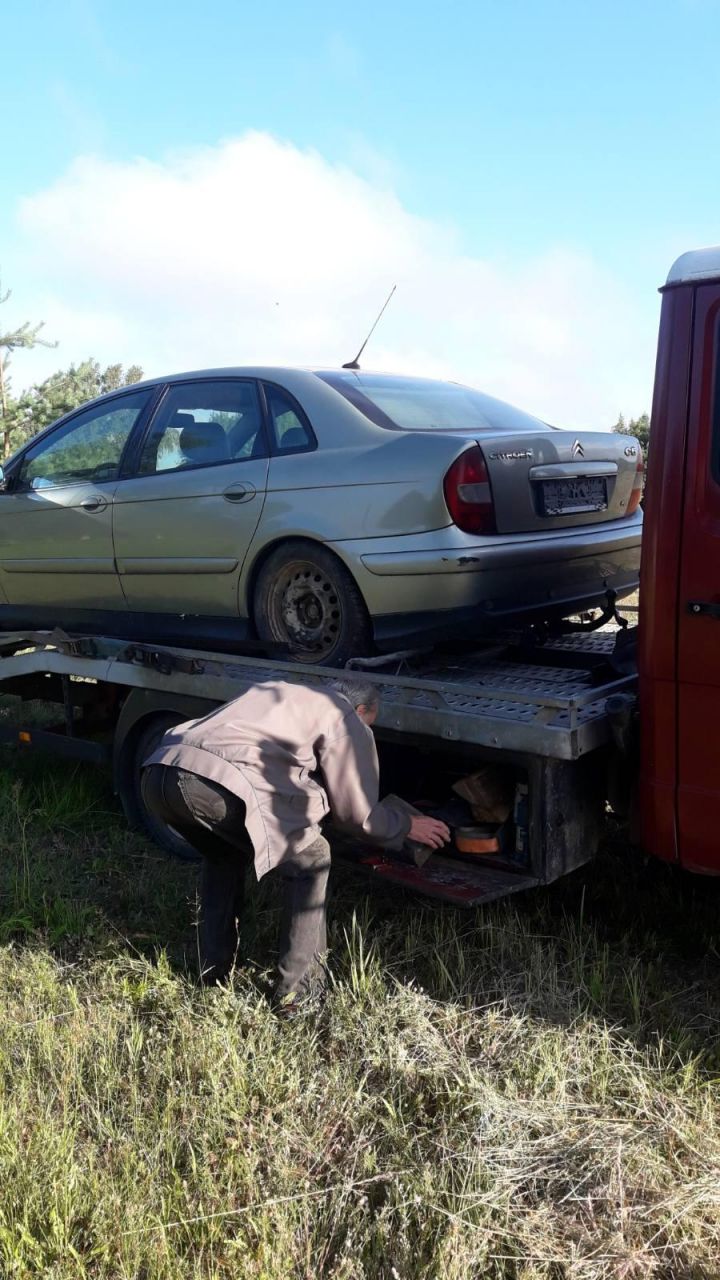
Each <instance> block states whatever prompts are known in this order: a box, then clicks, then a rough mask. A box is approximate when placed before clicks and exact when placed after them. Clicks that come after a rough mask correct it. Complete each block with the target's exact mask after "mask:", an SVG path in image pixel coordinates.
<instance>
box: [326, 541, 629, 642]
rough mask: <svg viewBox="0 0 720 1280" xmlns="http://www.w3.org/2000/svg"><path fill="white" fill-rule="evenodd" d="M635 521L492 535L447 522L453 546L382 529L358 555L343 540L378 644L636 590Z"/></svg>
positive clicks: (570, 607) (483, 626)
mask: <svg viewBox="0 0 720 1280" xmlns="http://www.w3.org/2000/svg"><path fill="white" fill-rule="evenodd" d="M628 523H629V522H627V521H623V522H620V521H613V522H612V523H611V524H610V523H609V524H607V525H605V526H603V527H602V528H598V527H597V526H595V527H594V528H591V529H584V530H582V531H581V532H579V531H573V532H572V534H570V531H568V532H567V533H566V532H565V531H563V532H562V533H555V534H552V535H548V536H542V537H539V536H537V535H531V536H528V537H522V536H518V537H514V538H505V539H496V540H495V541H493V542H492V543H490V542H488V541H483V542H480V541H479V540H478V539H475V540H472V539H470V538H465V537H463V536H462V535H460V536H459V537H458V536H457V531H456V530H443V531H442V535H441V537H442V538H443V541H444V540H445V539H447V542H448V544H449V545H447V546H445V547H438V546H432V545H428V542H429V539H428V535H422V541H423V542H424V543H425V545H422V546H418V545H417V541H416V543H415V546H412V545H410V544H411V542H412V540H411V539H406V540H405V545H404V546H402V545H397V543H399V541H400V540H395V539H393V540H392V542H393V543H395V544H396V545H393V546H388V545H387V544H388V543H389V542H390V541H391V540H390V539H387V540H385V539H382V540H380V539H375V540H373V543H371V544H369V543H368V542H365V543H364V544H362V550H360V548H358V552H359V554H357V555H355V556H353V555H352V554H350V555H349V554H348V552H349V551H350V545H349V544H347V543H346V544H340V546H338V550H340V551H341V552H342V553H343V558H344V559H345V561H346V563H347V564H348V567H349V568H350V570H351V571H352V573H353V575H354V576H355V579H356V581H357V582H358V585H359V587H360V589H361V590H362V592H363V595H364V597H365V601H366V603H367V605H368V608H369V610H370V614H371V617H372V618H373V623H374V627H375V637H376V641H377V644H378V647H380V648H388V647H393V646H395V645H397V644H398V643H400V642H407V641H412V640H420V639H426V640H429V639H432V638H433V637H436V636H440V635H442V636H444V637H447V636H448V634H449V633H456V632H458V631H459V630H461V631H462V634H467V632H468V630H469V631H470V632H472V633H476V634H482V633H486V632H488V631H489V630H493V629H494V628H495V627H497V626H498V625H505V626H506V625H507V622H508V619H510V618H512V619H513V620H520V619H524V618H528V619H532V618H535V619H537V618H538V617H553V616H555V617H558V616H560V617H562V616H567V615H568V614H570V613H574V612H577V611H578V610H581V609H586V608H592V607H593V606H595V605H599V604H601V603H602V601H603V599H604V597H605V594H606V592H607V591H608V590H610V589H612V590H614V591H616V592H617V594H618V596H619V597H620V598H622V597H623V596H626V595H629V594H630V593H631V592H633V591H635V590H636V589H637V586H638V579H639V571H640V537H641V532H642V522H641V520H639V521H637V522H636V521H634V520H633V521H632V523H631V524H630V527H629V528H628ZM435 539H436V540H439V538H438V534H437V533H436V534H435ZM383 544H385V545H383ZM453 544H454V545H453ZM381 547H382V549H381Z"/></svg>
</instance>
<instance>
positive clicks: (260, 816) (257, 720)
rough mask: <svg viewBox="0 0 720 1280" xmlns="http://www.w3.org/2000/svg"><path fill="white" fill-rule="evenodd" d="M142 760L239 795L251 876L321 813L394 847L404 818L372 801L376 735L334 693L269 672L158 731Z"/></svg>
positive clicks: (277, 858) (294, 845)
mask: <svg viewBox="0 0 720 1280" xmlns="http://www.w3.org/2000/svg"><path fill="white" fill-rule="evenodd" d="M145 764H146V765H148V764H164V765H175V766H176V767H177V768H179V769H186V770H188V772H191V773H196V774H199V775H200V777H202V778H209V779H211V780H212V781H213V782H218V783H220V785H221V786H223V787H226V788H227V790H228V791H232V792H234V794H235V795H237V796H239V797H240V799H241V800H243V801H244V803H245V808H246V818H245V825H246V827H247V832H248V835H249V837H250V839H251V841H252V844H253V848H254V850H255V871H256V873H257V876H258V879H259V878H260V877H261V876H263V875H265V873H266V872H267V871H270V870H271V869H272V868H273V867H275V866H277V865H278V863H279V862H281V861H282V859H283V857H285V856H286V855H287V854H288V853H293V852H297V851H299V850H300V849H303V848H305V846H306V845H308V844H311V843H312V841H313V840H315V839H316V838H317V836H318V834H319V824H320V822H321V821H322V819H323V818H324V817H325V816H326V815H327V814H328V813H332V816H333V818H334V820H335V821H336V822H337V823H339V824H340V825H342V826H344V827H349V828H352V829H354V830H355V831H357V832H358V834H360V835H362V836H364V837H365V839H367V840H369V841H371V842H372V843H373V844H381V845H385V846H388V847H391V848H392V847H395V848H398V847H399V846H400V845H401V844H402V842H403V840H404V838H405V836H406V835H407V833H408V830H409V827H410V818H409V816H408V815H407V813H403V812H402V811H401V810H400V809H399V808H394V807H393V805H392V803H391V802H385V803H383V802H378V785H379V770H378V758H377V750H376V748H375V739H374V738H373V735H372V733H371V731H370V729H368V727H367V726H366V725H364V724H363V723H362V721H361V720H360V718H359V716H358V715H357V713H356V712H355V710H354V709H353V707H352V706H351V704H350V703H349V702H348V700H347V699H346V698H344V697H343V696H342V695H341V694H338V693H334V692H332V691H330V690H324V689H308V688H305V687H304V686H302V685H296V684H288V683H284V682H281V681H274V682H272V683H268V684H259V685H255V686H254V687H253V688H252V689H250V690H248V692H247V693H243V694H242V695H241V696H240V697H239V698H235V699H234V700H233V701H232V702H228V703H227V704H226V705H225V706H223V707H220V708H218V710H217V711H212V712H211V713H210V715H207V716H204V717H203V718H202V719H201V720H188V721H187V722H186V723H185V724H180V725H178V726H177V727H176V728H174V729H170V730H169V731H168V732H167V733H166V734H165V736H164V737H163V739H162V741H161V743H160V745H159V747H157V749H156V750H155V751H154V752H153V753H152V755H151V756H149V757H148V759H147V760H146V761H145Z"/></svg>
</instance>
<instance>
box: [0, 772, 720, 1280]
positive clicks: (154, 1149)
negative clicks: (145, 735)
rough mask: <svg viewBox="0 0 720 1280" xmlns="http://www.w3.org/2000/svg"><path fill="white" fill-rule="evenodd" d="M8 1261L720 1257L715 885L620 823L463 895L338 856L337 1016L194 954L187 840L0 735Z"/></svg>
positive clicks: (584, 1268)
mask: <svg viewBox="0 0 720 1280" xmlns="http://www.w3.org/2000/svg"><path fill="white" fill-rule="evenodd" d="M0 845H1V848H0V944H1V945H0V993H1V998H2V1001H3V1009H4V1017H3V1020H2V1024H1V1030H2V1034H1V1035H0V1189H1V1190H0V1275H1V1276H2V1277H3V1278H5V1277H37V1276H42V1277H48V1278H50V1280H61V1278H62V1280H81V1278H82V1277H98V1278H101V1277H113V1278H115V1277H127V1278H128V1280H131V1278H132V1280H160V1277H162V1278H163V1280H178V1278H180V1277H182V1278H184V1277H198V1278H199V1277H218V1278H219V1277H228V1278H230V1277H232V1278H233V1280H236V1278H239V1280H244V1278H245V1277H252V1278H253V1280H288V1278H295V1277H297V1278H298V1280H300V1278H303V1280H305V1278H307V1280H310V1278H311V1277H313V1278H314V1277H334V1278H336V1280H356V1278H357V1280H359V1278H360V1277H369V1278H372V1280H375V1278H376V1277H378V1278H380V1280H386V1278H387V1280H397V1278H398V1277H400V1278H401V1280H426V1278H427V1280H431V1278H432V1280H436V1278H437V1280H445V1278H447V1280H467V1278H468V1277H471V1278H473V1280H474V1278H476V1277H482V1278H484V1277H512V1278H513V1280H530V1278H531V1277H532V1278H533V1280H534V1278H535V1277H547V1278H550V1277H552V1278H553V1280H555V1278H560V1277H577V1280H586V1278H588V1280H589V1278H591V1277H593V1278H594V1277H606V1276H607V1277H619V1278H623V1277H626V1278H628V1280H634V1278H635V1277H646V1276H648V1277H649V1276H652V1277H667V1280H682V1278H687V1280H690V1278H691V1277H693V1278H697V1280H699V1278H700V1277H716V1276H718V1275H720V1264H719V1262H718V1259H720V1094H719V1090H718V1075H719V1074H720V1017H719V1015H720V992H719V989H718V967H719V966H718V950H717V947H718V923H717V921H718V896H717V893H716V892H715V886H714V885H713V884H711V883H709V882H707V881H704V882H698V884H697V885H696V886H692V885H684V884H679V883H678V881H677V880H675V879H674V878H672V877H670V876H669V875H668V874H667V873H666V871H665V869H664V868H661V867H656V866H654V865H653V866H652V867H646V866H645V865H644V864H643V863H642V862H640V861H639V860H638V859H636V858H635V857H634V856H633V855H632V854H631V853H630V852H629V851H628V850H627V849H626V848H625V846H624V842H623V838H622V833H621V832H619V831H618V832H615V833H614V834H613V833H611V837H610V839H609V841H608V846H607V848H606V850H605V852H604V854H603V857H602V859H601V860H600V862H599V863H598V864H597V865H596V866H595V867H593V868H592V869H590V870H587V871H586V872H584V873H583V874H582V875H576V876H574V877H572V878H570V879H569V880H568V881H566V882H565V883H564V884H561V885H558V886H555V887H554V888H553V889H552V890H544V891H538V892H534V893H532V894H529V895H526V896H525V897H524V898H521V899H520V898H519V899H511V900H509V901H508V902H506V903H499V904H496V905H494V906H492V907H489V908H486V909H484V910H479V911H475V912H457V911H454V910H451V909H447V908H443V907H438V906H435V905H432V904H428V903H427V902H423V901H420V900H417V899H413V898H410V897H407V896H404V895H402V894H400V893H397V894H393V893H392V892H388V889H387V887H386V886H383V888H382V889H381V890H380V889H378V888H376V887H374V886H372V885H368V884H367V883H366V882H365V881H364V880H363V879H361V878H360V877H359V876H357V875H356V874H355V873H353V872H352V871H350V870H345V869H342V868H338V869H337V871H336V873H335V877H334V883H333V895H332V902H331V907H330V921H331V942H332V966H333V974H334V987H333V990H332V992H331V995H330V998H329V1000H328V1003H327V1005H326V1007H325V1009H324V1011H323V1013H322V1014H321V1016H320V1018H319V1020H317V1021H305V1022H295V1023H292V1024H281V1023H278V1022H277V1021H276V1020H275V1019H274V1017H273V1016H272V1014H271V1012H270V1009H269V1007H268V1005H267V1002H266V999H265V990H266V985H265V984H266V977H267V975H266V972H265V968H264V967H265V966H266V965H268V964H270V963H271V961H272V957H273V947H274V941H275V929H276V908H275V900H274V894H273V888H272V885H271V884H270V883H264V884H263V885H261V886H260V888H259V890H258V892H257V894H256V896H255V904H256V910H255V912H254V915H253V919H252V922H251V925H250V927H249V929H248V934H247V937H248V949H249V956H250V961H249V963H248V964H246V965H245V966H244V967H243V968H242V969H240V970H239V971H238V973H237V974H236V975H235V979H234V984H233V987H232V990H229V991H214V992H205V991H203V990H201V989H200V988H198V986H197V985H196V980H195V975H196V969H197V964H196V955H195V939H194V932H193V917H194V913H195V909H196V887H197V886H196V875H197V873H196V870H195V868H193V867H188V866H183V865H181V864H178V863H173V862H170V861H167V860H166V859H165V858H164V857H163V856H162V855H161V854H159V853H158V852H157V851H155V850H154V849H153V848H152V847H150V846H148V845H147V843H146V842H144V841H143V840H142V839H141V838H139V837H138V836H136V835H133V834H132V833H129V832H128V831H127V830H126V829H125V827H124V824H123V820H122V818H121V816H120V814H119V811H118V808H117V805H116V803H115V801H114V800H113V798H112V796H111V794H110V791H109V786H108V781H107V779H106V778H105V777H104V776H103V775H102V774H99V773H96V772H94V771H92V770H90V769H88V770H84V769H82V770H80V769H76V768H72V767H69V766H66V765H63V764H62V763H60V762H58V761H52V760H43V759H41V758H39V757H38V758H34V757H29V756H28V757H21V756H17V755H10V754H9V753H6V754H3V755H2V757H1V758H0Z"/></svg>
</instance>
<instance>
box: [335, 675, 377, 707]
mask: <svg viewBox="0 0 720 1280" xmlns="http://www.w3.org/2000/svg"><path fill="white" fill-rule="evenodd" d="M332 687H333V689H334V690H335V693H341V694H342V696H343V697H344V698H347V700H348V702H351V703H352V705H353V707H354V708H355V710H356V711H357V709H358V707H367V708H368V711H370V710H371V709H372V708H373V707H376V706H377V705H378V703H379V701H380V694H379V693H378V691H377V688H376V686H375V685H374V684H372V683H371V682H370V681H369V680H336V681H334V683H333V686H332Z"/></svg>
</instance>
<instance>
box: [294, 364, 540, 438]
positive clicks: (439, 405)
mask: <svg viewBox="0 0 720 1280" xmlns="http://www.w3.org/2000/svg"><path fill="white" fill-rule="evenodd" d="M317 376H318V377H319V378H322V380H323V382H327V383H328V384H329V385H330V386H331V387H334V388H335V390H336V391H339V392H340V394H341V395H343V396H345V399H346V400H349V401H350V403H351V404H354V405H355V408H356V409H360V410H361V411H362V413H364V414H365V416H366V417H368V418H370V420H371V422H374V423H376V425H377V426H379V427H387V428H390V429H393V430H396V431H397V430H398V428H399V429H400V430H403V431H547V430H548V425H549V424H548V423H547V422H541V420H540V419H539V418H533V417H532V415H531V414H529V413H523V411H522V409H515V408H514V407H513V405H511V404H506V403H505V401H504V400H496V399H495V397H494V396H486V395H484V394H483V392H482V391H475V390H474V388H473V387H463V386H461V384H460V383H458V382H438V381H435V380H433V379H431V378H404V377H401V376H399V375H395V374H383V373H353V372H351V371H350V370H338V371H337V372H336V371H335V370H330V371H327V372H326V371H323V372H322V373H318V375H317Z"/></svg>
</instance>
